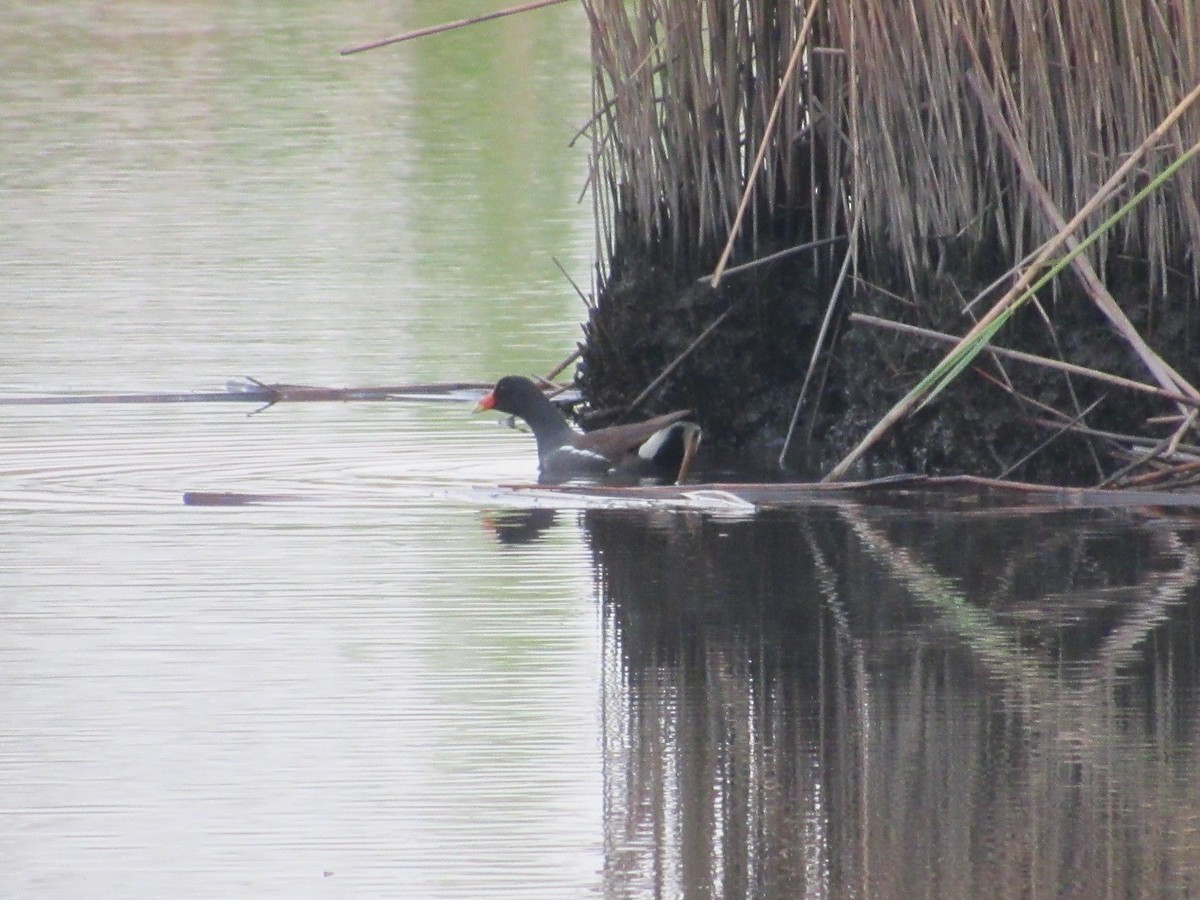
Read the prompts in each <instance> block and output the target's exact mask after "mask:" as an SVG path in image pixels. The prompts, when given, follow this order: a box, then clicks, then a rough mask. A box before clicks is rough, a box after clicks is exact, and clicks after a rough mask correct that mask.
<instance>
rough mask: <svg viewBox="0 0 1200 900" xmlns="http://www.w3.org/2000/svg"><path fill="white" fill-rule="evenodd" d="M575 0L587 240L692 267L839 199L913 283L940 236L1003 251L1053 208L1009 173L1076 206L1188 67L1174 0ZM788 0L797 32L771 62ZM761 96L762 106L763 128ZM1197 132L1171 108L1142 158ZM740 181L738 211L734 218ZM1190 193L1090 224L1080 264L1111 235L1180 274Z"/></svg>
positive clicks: (1188, 176) (1185, 186)
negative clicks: (805, 36) (586, 86)
mask: <svg viewBox="0 0 1200 900" xmlns="http://www.w3.org/2000/svg"><path fill="white" fill-rule="evenodd" d="M584 5H585V7H586V9H587V10H588V14H589V16H590V18H591V22H592V48H593V59H594V62H595V67H596V79H595V80H596V85H597V104H596V111H597V120H596V123H595V129H596V131H597V133H598V135H599V136H600V140H598V142H597V147H598V148H599V152H600V155H599V158H598V160H597V167H596V171H597V172H598V173H599V174H598V177H597V183H596V184H595V188H596V191H595V195H596V197H597V200H596V202H597V204H598V210H599V211H600V212H602V213H604V214H605V215H603V216H602V217H601V218H600V219H598V221H599V222H601V224H602V227H603V228H606V229H608V231H607V233H606V234H605V235H604V237H603V240H602V244H603V247H604V249H605V250H606V251H607V253H606V254H605V255H604V258H605V259H608V258H610V256H611V252H612V251H613V249H614V245H615V244H616V243H618V242H621V241H625V240H631V239H633V238H634V237H636V239H637V240H639V241H640V242H641V243H642V244H643V245H644V246H645V247H647V248H651V249H654V250H661V251H666V252H667V253H671V254H674V258H675V259H676V260H677V261H681V262H683V263H685V264H687V265H690V266H691V267H692V268H693V270H694V271H695V272H696V274H700V273H701V272H703V271H704V270H705V269H711V267H712V263H713V262H714V261H715V259H716V256H717V253H718V251H719V248H721V247H723V246H724V245H725V244H726V242H727V241H729V240H730V239H731V238H733V237H736V239H737V241H738V251H737V252H736V253H735V259H736V258H743V259H744V258H746V257H747V256H748V255H750V254H752V253H753V252H755V251H756V250H760V249H761V250H764V251H769V250H773V249H777V246H764V245H765V244H766V243H767V242H765V241H764V238H766V237H768V236H774V237H777V236H778V234H779V227H780V222H781V221H782V222H783V223H784V224H790V225H793V226H795V227H796V228H798V229H799V228H801V226H803V227H802V233H801V234H799V235H797V242H799V240H811V239H817V238H821V237H827V236H831V235H833V234H837V233H845V231H846V226H845V223H847V222H849V221H851V219H852V217H853V216H852V213H854V212H858V213H859V214H860V215H861V216H862V217H863V233H864V234H865V235H868V236H869V241H868V244H869V245H870V246H871V247H872V248H873V249H875V250H877V251H881V252H885V253H888V254H891V255H894V258H896V259H899V260H900V263H901V265H902V267H903V269H904V271H906V272H907V273H908V274H909V277H910V279H911V280H912V281H913V283H914V284H916V283H918V281H919V280H920V278H921V276H922V275H923V274H924V273H926V272H928V271H929V270H930V269H931V268H932V267H933V266H934V265H935V264H936V262H937V259H936V257H937V255H938V254H939V253H940V252H942V251H943V250H944V248H945V247H946V246H947V242H950V241H953V242H955V244H956V245H958V244H959V243H961V242H967V243H968V244H970V245H975V246H979V247H984V248H994V247H999V248H1003V250H1004V251H1005V252H1006V253H1007V254H1008V255H1009V256H1010V258H1011V259H1013V260H1017V259H1020V258H1021V257H1023V256H1025V255H1026V254H1027V253H1028V252H1029V250H1030V249H1031V248H1033V247H1036V246H1038V245H1039V244H1041V243H1043V242H1044V241H1045V240H1046V239H1048V238H1049V237H1050V236H1051V235H1052V234H1053V233H1054V231H1055V230H1056V229H1055V227H1054V225H1053V224H1052V223H1050V222H1048V221H1047V220H1046V218H1045V216H1044V214H1043V210H1042V209H1041V207H1040V206H1039V204H1038V203H1036V202H1034V201H1033V200H1031V198H1030V194H1029V192H1028V191H1026V190H1022V189H1020V186H1021V185H1022V184H1023V183H1025V182H1027V181H1028V175H1029V174H1032V176H1034V177H1035V178H1036V181H1037V182H1038V183H1040V184H1042V185H1044V186H1045V189H1046V192H1047V194H1048V195H1049V197H1050V199H1051V200H1052V202H1053V204H1054V205H1055V206H1056V207H1057V208H1058V209H1062V210H1075V209H1079V208H1080V207H1081V206H1082V205H1083V204H1084V203H1085V202H1086V201H1087V199H1088V198H1089V197H1091V196H1092V195H1093V194H1094V193H1095V191H1096V188H1097V187H1098V186H1099V185H1100V184H1101V183H1102V182H1103V181H1104V179H1105V177H1106V176H1107V173H1109V172H1111V171H1112V170H1113V169H1114V168H1116V166H1117V164H1118V163H1119V161H1120V160H1121V159H1122V158H1123V157H1124V155H1125V154H1127V153H1128V152H1129V151H1130V150H1131V149H1132V148H1134V147H1136V146H1137V145H1138V143H1139V142H1140V141H1141V140H1142V138H1143V137H1144V136H1145V135H1146V134H1148V133H1149V132H1150V131H1151V130H1152V129H1153V127H1154V125H1155V124H1156V123H1157V122H1159V121H1161V120H1162V119H1164V118H1165V117H1166V115H1167V114H1168V113H1169V112H1170V110H1171V109H1172V108H1174V107H1175V105H1176V104H1177V103H1178V102H1179V100H1180V99H1181V97H1182V96H1183V95H1184V94H1185V93H1186V92H1187V91H1188V90H1189V89H1190V88H1191V87H1192V86H1193V85H1195V84H1197V83H1200V49H1198V48H1200V13H1198V12H1197V8H1196V6H1195V4H1194V3H1193V2H1192V0H1114V2H1112V3H1103V4H1095V3H1070V2H1065V0H1058V2H1051V3H1046V2H1044V0H992V2H988V3H979V2H978V0H913V2H910V3H903V4H893V3H878V2H876V0H838V2H833V0H824V2H820V3H813V0H632V2H625V0H585V2H584ZM810 6H811V8H812V9H813V10H815V15H814V19H813V24H812V35H811V38H810V40H809V44H810V46H811V47H812V49H811V50H810V51H807V52H805V53H804V54H803V56H802V57H801V62H800V65H799V67H798V70H797V73H796V76H795V77H793V78H790V79H789V78H785V77H784V73H785V71H786V69H787V63H788V59H789V57H790V55H791V53H792V52H793V50H794V49H795V48H796V46H797V45H798V43H799V35H800V32H801V29H802V27H803V22H804V19H805V14H806V11H808V10H809V9H810ZM972 69H974V70H977V71H978V72H979V73H980V74H979V77H980V78H981V80H982V82H983V83H984V84H985V85H986V86H987V89H988V92H989V94H990V95H991V96H993V97H995V98H996V103H997V106H998V108H999V111H1000V115H1001V117H1002V119H1003V121H1004V123H1005V124H1006V126H1007V129H1008V130H1009V131H1010V132H1011V134H1012V135H1014V137H1015V140H1016V141H1017V142H1019V144H1020V145H1021V146H1022V147H1023V148H1024V150H1025V152H1026V154H1027V157H1028V159H1030V160H1032V162H1033V166H1034V170H1033V171H1032V173H1027V174H1026V175H1022V173H1021V172H1020V170H1019V167H1018V165H1017V164H1016V162H1015V161H1014V158H1013V154H1012V153H1011V152H1010V150H1009V149H1008V148H1006V147H1005V146H1004V143H1003V139H1002V138H1001V137H1000V135H999V134H998V132H997V131H996V129H995V128H994V127H989V126H988V125H987V124H986V123H985V120H984V115H983V113H982V111H981V109H980V105H979V103H978V102H977V100H976V98H975V97H974V96H973V93H972V91H971V89H970V87H969V85H968V83H967V81H966V79H965V78H964V73H965V72H967V71H970V70H972ZM851 71H853V78H851ZM852 93H854V94H856V95H857V101H856V102H853V103H852V102H851V94H852ZM773 109H778V115H779V123H778V125H777V126H776V127H775V128H774V129H771V130H769V129H768V122H769V119H770V114H771V111H772V110H773ZM1197 139H1200V116H1197V115H1191V116H1189V117H1187V118H1184V119H1181V120H1180V121H1179V122H1178V123H1176V125H1175V127H1174V128H1173V129H1172V130H1170V131H1169V132H1168V133H1166V134H1165V135H1164V136H1163V140H1162V142H1161V144H1160V145H1159V146H1158V147H1157V148H1156V151H1155V153H1154V154H1152V155H1151V156H1150V157H1148V158H1147V160H1146V162H1145V164H1144V172H1145V173H1150V174H1153V173H1154V172H1155V171H1156V170H1157V169H1158V168H1159V167H1160V160H1162V159H1164V158H1165V159H1170V158H1172V157H1174V156H1178V155H1179V153H1181V152H1182V150H1183V149H1184V148H1186V147H1188V146H1190V145H1191V144H1193V143H1194V142H1195V141H1196V140H1197ZM759 156H761V157H762V167H761V175H760V176H759V177H758V178H757V180H754V179H752V177H751V176H752V173H753V172H755V171H756V170H755V159H756V158H757V157H759ZM752 181H753V182H754V183H751V182H752ZM743 194H745V195H746V198H747V202H748V206H747V215H746V222H745V224H744V225H743V226H742V228H741V229H740V230H739V232H738V233H737V234H736V235H734V234H732V233H731V232H732V231H733V230H734V229H733V223H734V221H735V218H736V216H737V211H738V204H739V201H740V200H741V199H742V197H743ZM600 195H603V196H600ZM1197 198H1200V174H1198V173H1197V172H1196V171H1195V170H1194V169H1190V170H1188V171H1185V172H1181V173H1180V175H1179V178H1178V180H1177V182H1176V184H1175V185H1174V186H1173V187H1172V189H1171V190H1169V191H1164V192H1161V193H1160V194H1158V195H1156V196H1155V197H1153V198H1151V199H1150V200H1149V201H1148V202H1147V203H1145V204H1144V205H1143V206H1141V207H1140V208H1138V209H1137V210H1135V211H1133V212H1132V213H1131V214H1130V215H1129V217H1128V218H1127V219H1126V220H1125V221H1123V222H1122V223H1120V225H1119V226H1118V227H1116V228H1115V229H1113V230H1112V232H1111V233H1110V234H1108V235H1107V236H1106V237H1105V238H1104V239H1103V240H1102V241H1100V242H1098V243H1097V245H1096V246H1095V247H1094V248H1093V251H1092V257H1091V262H1092V265H1093V266H1094V267H1095V268H1096V269H1097V270H1098V271H1101V272H1103V271H1104V269H1105V265H1106V262H1107V261H1108V260H1109V259H1110V258H1111V257H1113V256H1115V255H1118V254H1119V255H1122V256H1129V255H1133V256H1137V257H1141V258H1143V259H1145V260H1146V261H1147V262H1148V263H1149V266H1150V273H1151V279H1152V285H1153V286H1155V287H1157V288H1161V287H1162V286H1163V285H1165V284H1166V282H1167V278H1168V274H1169V273H1170V272H1171V271H1172V270H1180V269H1183V270H1190V274H1191V280H1192V282H1193V284H1200V254H1197V253H1194V252H1192V251H1193V248H1194V247H1195V246H1196V245H1197V244H1198V243H1200V206H1198V199H1197ZM1099 218H1100V217H1099V214H1097V217H1095V218H1093V219H1092V220H1090V221H1088V222H1087V223H1086V226H1085V230H1091V228H1092V227H1093V226H1094V225H1095V224H1096V223H1097V222H1098V221H1099ZM801 219H803V221H800V220H801ZM1176 296H1178V294H1176ZM1194 299H1195V297H1194V294H1193V297H1192V298H1191V300H1187V301H1185V302H1188V303H1190V302H1194ZM1148 302H1149V303H1150V305H1151V306H1152V307H1157V308H1155V309H1153V310H1152V312H1153V313H1155V314H1158V315H1162V314H1167V313H1170V312H1171V311H1172V307H1171V306H1169V305H1168V304H1169V303H1175V302H1178V301H1176V300H1170V301H1168V299H1167V297H1166V295H1165V294H1162V293H1161V291H1160V292H1159V294H1153V295H1152V296H1151V298H1150V300H1149V301H1148Z"/></svg>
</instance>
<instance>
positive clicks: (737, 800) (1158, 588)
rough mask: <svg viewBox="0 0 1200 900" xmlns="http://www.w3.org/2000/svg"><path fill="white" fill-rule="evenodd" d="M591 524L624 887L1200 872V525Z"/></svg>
mask: <svg viewBox="0 0 1200 900" xmlns="http://www.w3.org/2000/svg"><path fill="white" fill-rule="evenodd" d="M584 521H585V526H586V529H587V532H588V534H589V536H590V540H591V546H592V552H593V556H594V561H595V567H596V572H597V576H598V583H599V590H600V594H601V598H602V606H603V615H604V632H603V633H604V685H603V691H604V707H603V708H604V717H605V721H604V724H603V734H604V741H605V746H604V766H605V772H604V776H605V791H606V798H605V815H606V848H605V850H606V853H605V856H606V867H605V888H606V891H607V895H608V896H629V895H634V894H637V895H645V894H652V895H655V896H671V897H674V896H709V895H717V896H738V897H741V896H801V895H804V896H839V897H840V896H855V895H857V896H869V897H885V896H897V897H899V896H917V895H920V896H929V895H932V896H988V897H992V896H1001V897H1003V896H1051V895H1054V896H1060V895H1064V894H1065V895H1074V896H1098V895H1111V894H1122V895H1127V896H1129V895H1146V894H1147V893H1150V894H1153V893H1156V892H1159V891H1168V890H1169V891H1172V892H1176V893H1179V892H1183V893H1187V892H1189V891H1191V890H1195V889H1197V888H1200V838H1198V837H1197V829H1196V827H1195V825H1196V813H1195V810H1196V809H1200V788H1198V787H1197V784H1198V783H1200V781H1198V779H1197V777H1196V776H1197V774H1200V773H1198V771H1197V770H1198V757H1197V753H1196V741H1195V730H1196V717H1195V715H1194V712H1193V710H1194V707H1195V701H1196V679H1195V675H1194V673H1195V671H1196V665H1197V653H1196V646H1195V634H1196V633H1197V625H1198V624H1200V622H1198V617H1197V602H1196V598H1197V590H1196V582H1197V577H1198V575H1200V560H1198V557H1197V554H1196V552H1195V550H1194V549H1193V547H1192V543H1193V541H1194V528H1193V526H1192V525H1191V524H1190V523H1179V524H1172V523H1164V522H1143V521H1119V520H1114V519H1113V518H1112V517H1111V514H1109V516H1107V517H1105V518H1098V517H1097V516H1096V515H1094V514H1086V513H1077V514H1071V515H1067V514H1057V515H1047V514H1041V515H1034V514H1029V513H1028V512H1022V513H1019V514H1018V513H1013V514H1001V513H996V512H994V511H993V512H988V513H986V514H971V513H954V514H947V513H942V514H929V513H913V512H908V511H904V510H898V509H895V508H891V509H889V508H882V507H873V508H867V507H859V506H853V505H847V506H843V507H837V508H829V509H810V510H805V511H801V512H787V513H766V514H760V515H759V516H758V517H756V518H753V519H749V520H723V519H720V518H713V517H706V516H700V515H676V516H670V517H664V518H661V519H654V518H649V517H647V516H645V515H644V514H634V513H626V512H614V511H594V512H589V513H587V514H586V515H585V519H584Z"/></svg>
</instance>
